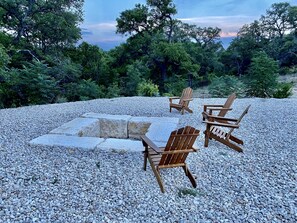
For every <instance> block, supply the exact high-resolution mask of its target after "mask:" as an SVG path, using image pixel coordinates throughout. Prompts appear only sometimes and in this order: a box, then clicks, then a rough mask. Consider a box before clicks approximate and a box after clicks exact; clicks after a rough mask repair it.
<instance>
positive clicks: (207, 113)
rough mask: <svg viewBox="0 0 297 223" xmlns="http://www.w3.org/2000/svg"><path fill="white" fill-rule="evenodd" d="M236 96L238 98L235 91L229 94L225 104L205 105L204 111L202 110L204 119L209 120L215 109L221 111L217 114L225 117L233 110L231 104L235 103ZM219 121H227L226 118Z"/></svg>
mask: <svg viewBox="0 0 297 223" xmlns="http://www.w3.org/2000/svg"><path fill="white" fill-rule="evenodd" d="M235 98H236V94H235V93H233V94H231V95H229V97H228V99H227V100H226V102H225V104H223V105H204V106H203V112H202V117H203V121H205V119H206V120H208V119H209V116H212V115H214V114H213V111H219V113H218V114H217V116H220V117H225V115H226V114H227V112H228V111H230V110H232V108H231V105H232V104H233V102H234V100H235ZM218 122H222V123H226V120H218Z"/></svg>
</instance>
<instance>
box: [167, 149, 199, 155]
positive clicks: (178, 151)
mask: <svg viewBox="0 0 297 223" xmlns="http://www.w3.org/2000/svg"><path fill="white" fill-rule="evenodd" d="M192 152H197V149H194V148H192V149H184V150H170V151H163V152H162V154H176V153H192Z"/></svg>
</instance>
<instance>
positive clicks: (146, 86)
mask: <svg viewBox="0 0 297 223" xmlns="http://www.w3.org/2000/svg"><path fill="white" fill-rule="evenodd" d="M137 94H138V95H140V96H149V97H152V96H155V97H156V96H158V95H159V88H158V85H155V84H153V82H152V81H151V80H143V81H142V82H140V83H139V84H138V86H137Z"/></svg>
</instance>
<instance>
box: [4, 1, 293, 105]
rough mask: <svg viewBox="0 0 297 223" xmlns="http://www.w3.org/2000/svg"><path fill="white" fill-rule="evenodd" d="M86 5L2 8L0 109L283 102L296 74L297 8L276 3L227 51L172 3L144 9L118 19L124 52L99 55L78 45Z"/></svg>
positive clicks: (11, 4)
mask: <svg viewBox="0 0 297 223" xmlns="http://www.w3.org/2000/svg"><path fill="white" fill-rule="evenodd" d="M83 4H84V1H83V0H57V1H46V0H38V1H37V0H2V1H1V2H0V24H1V29H0V108H7V107H18V106H24V105H32V104H44V103H60V102H68V101H77V100H88V99H95V98H111V97H117V96H134V95H145V96H157V95H177V94H180V92H181V90H182V89H183V88H185V87H186V86H191V87H193V88H199V87H200V86H204V85H209V90H210V92H211V93H212V95H213V96H226V95H228V94H229V93H230V92H236V93H238V94H239V95H242V96H257V97H287V96H288V95H289V93H290V88H291V84H290V83H278V81H277V75H278V74H286V73H294V72H297V6H291V5H290V4H289V3H286V2H283V3H275V4H273V5H272V6H271V7H270V8H269V9H267V11H266V14H265V15H262V16H261V17H260V18H259V20H256V21H254V22H253V23H251V24H246V25H244V26H243V27H242V28H241V29H240V30H239V32H238V34H237V37H236V38H234V39H233V41H232V42H231V44H230V46H229V47H228V48H227V49H224V48H223V46H222V43H221V42H220V32H221V29H220V28H219V27H198V26H196V25H191V24H187V23H184V22H182V21H180V20H178V19H176V18H175V17H174V16H175V15H176V14H177V8H176V6H175V4H174V2H173V1H172V0H147V1H146V4H136V5H135V7H134V8H132V9H129V10H125V11H123V12H121V13H120V15H119V17H118V18H117V20H116V22H117V30H116V32H117V33H119V34H123V35H126V36H127V40H126V42H125V43H122V44H121V45H119V46H117V47H115V48H114V49H111V50H110V51H108V52H105V51H103V50H102V49H100V48H99V47H98V46H94V45H91V44H88V43H86V42H83V43H81V44H80V45H76V44H77V42H78V41H79V40H80V39H81V31H80V28H79V24H80V23H81V22H82V21H83V10H82V9H83Z"/></svg>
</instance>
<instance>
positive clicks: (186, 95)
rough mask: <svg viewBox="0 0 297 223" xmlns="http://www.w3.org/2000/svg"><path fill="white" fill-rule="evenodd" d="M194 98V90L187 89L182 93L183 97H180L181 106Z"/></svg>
mask: <svg viewBox="0 0 297 223" xmlns="http://www.w3.org/2000/svg"><path fill="white" fill-rule="evenodd" d="M192 96H193V89H192V88H190V87H187V88H185V89H184V90H183V92H182V95H181V97H180V100H179V104H182V103H183V101H184V100H185V99H190V98H192ZM188 104H189V102H186V105H188Z"/></svg>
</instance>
